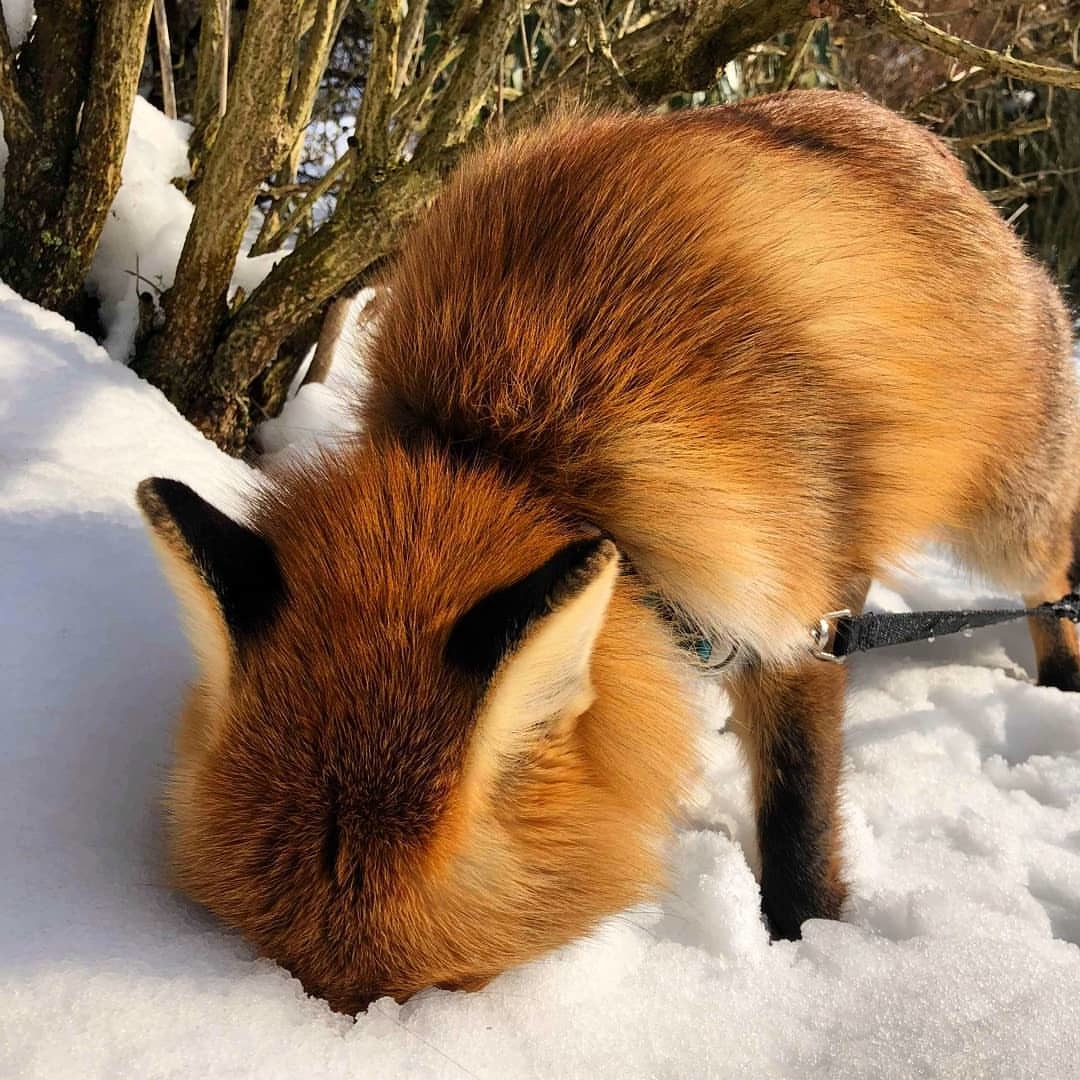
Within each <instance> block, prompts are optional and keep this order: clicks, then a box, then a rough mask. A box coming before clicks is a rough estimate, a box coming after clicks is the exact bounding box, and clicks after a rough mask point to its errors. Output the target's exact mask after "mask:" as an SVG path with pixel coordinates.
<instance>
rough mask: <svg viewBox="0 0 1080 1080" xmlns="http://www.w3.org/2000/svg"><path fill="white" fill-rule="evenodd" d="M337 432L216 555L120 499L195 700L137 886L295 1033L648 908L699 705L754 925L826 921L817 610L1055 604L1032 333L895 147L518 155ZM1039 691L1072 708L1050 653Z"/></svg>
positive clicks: (787, 132)
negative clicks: (749, 801)
mask: <svg viewBox="0 0 1080 1080" xmlns="http://www.w3.org/2000/svg"><path fill="white" fill-rule="evenodd" d="M386 284H387V286H388V288H387V291H386V293H385V296H384V299H383V306H382V310H381V311H380V313H379V316H378V321H377V322H378V325H377V329H376V331H375V337H374V341H373V344H372V351H371V355H370V357H369V361H368V365H369V369H370V378H371V386H370V388H369V390H368V391H367V392H366V393H365V396H364V400H363V401H360V402H358V403H357V409H358V410H360V413H361V415H362V420H363V430H364V434H363V436H362V437H360V438H358V439H357V440H356V441H355V442H354V443H350V444H349V445H348V446H344V447H339V448H338V449H336V450H334V451H333V452H329V451H327V452H325V453H324V454H323V455H322V457H321V458H320V459H319V460H318V461H317V462H315V463H309V464H306V465H293V466H290V467H289V469H288V470H287V471H285V472H284V473H283V474H282V475H280V476H277V477H276V478H275V486H274V487H273V489H272V491H271V492H270V493H268V494H265V495H263V496H260V497H259V499H258V501H257V502H256V504H255V505H253V506H252V507H251V510H250V515H249V519H248V520H247V521H246V522H244V523H241V522H237V521H233V520H231V519H229V518H228V517H226V516H225V515H223V514H222V513H220V512H219V511H218V510H216V509H215V508H213V507H212V506H210V505H209V504H207V503H206V502H204V501H203V500H202V499H201V498H200V497H199V496H198V495H196V494H195V493H194V492H192V491H191V490H190V489H189V488H187V487H185V486H184V485H183V484H180V483H178V482H176V481H172V480H165V479H150V480H146V481H144V482H143V484H142V485H141V486H140V488H139V493H138V498H139V504H140V506H141V508H142V510H143V512H144V514H145V516H146V519H147V521H148V522H149V525H150V528H151V531H152V534H153V536H154V538H155V540H156V543H157V546H158V548H159V551H160V555H161V558H162V561H163V563H164V567H165V570H166V571H167V573H168V575H169V577H170V579H171V581H172V583H173V584H174V586H175V588H176V591H177V593H178V596H179V599H180V601H181V605H182V608H183V611H184V614H185V615H186V621H187V625H188V628H189V631H190V635H191V639H192V642H193V646H194V649H195V651H196V653H197V656H198V658H199V661H200V664H201V676H200V678H199V680H198V682H197V684H196V685H195V687H194V688H193V690H192V691H191V695H190V699H189V701H188V704H187V707H186V709H185V711H184V714H183V716H182V718H181V722H180V729H179V736H178V742H177V752H176V763H175V769H174V772H173V775H172V780H171V785H170V787H169V791H168V811H169V822H170V845H171V859H172V865H173V867H174V869H175V875H176V880H177V882H178V884H179V885H180V886H181V887H182V888H183V889H185V890H186V891H187V892H188V893H189V894H190V895H191V896H192V897H194V898H195V899H196V900H197V901H199V902H200V903H202V904H204V905H206V906H207V907H208V908H210V909H211V910H212V911H214V912H216V913H217V914H218V915H219V916H220V917H221V918H223V919H224V920H225V921H226V922H228V923H230V924H231V925H233V926H235V927H237V928H239V930H240V931H242V932H243V934H244V935H246V937H247V938H248V939H249V940H250V941H251V942H252V943H253V945H254V946H255V947H257V948H258V949H259V950H260V951H261V952H263V953H265V954H267V955H269V956H271V957H273V958H275V959H277V960H278V961H280V962H281V963H283V964H284V965H286V966H287V967H288V968H289V969H290V970H291V971H292V972H293V973H294V974H295V975H296V976H297V977H298V978H299V979H300V980H301V981H302V982H303V984H304V985H305V986H306V987H307V989H308V990H309V991H310V992H312V993H314V994H319V995H322V996H324V997H325V998H326V999H327V1000H328V1001H329V1003H330V1004H331V1005H332V1006H333V1007H334V1008H336V1009H339V1010H343V1011H349V1012H355V1011H357V1010H360V1009H362V1008H364V1007H365V1006H366V1004H367V1003H368V1002H369V1001H370V1000H372V999H373V998H375V997H377V996H379V995H383V994H390V995H393V996H394V997H396V998H398V999H399V1000H401V999H404V998H405V997H407V996H408V995H409V994H411V993H413V992H415V991H417V990H419V989H421V988H423V987H426V986H431V985H436V986H443V987H453V988H466V989H471V988H476V987H479V986H482V985H483V984H484V983H485V982H487V981H488V980H489V979H490V978H492V977H493V976H494V975H496V974H498V973H500V972H502V971H504V970H505V969H507V968H508V967H510V966H511V965H514V964H518V963H521V962H523V961H526V960H529V959H531V958H534V957H536V956H537V955H539V954H540V953H542V952H543V951H545V950H548V949H550V948H553V947H555V946H558V945H561V944H563V943H565V942H568V941H570V940H571V939H574V938H576V937H577V936H579V935H581V934H584V933H586V932H587V931H588V930H589V929H590V928H592V927H593V926H595V925H596V923H597V922H598V920H600V919H601V918H603V917H604V916H606V915H608V914H610V913H612V912H614V911H616V910H618V909H620V908H623V907H625V906H627V905H630V904H632V903H634V902H637V901H639V900H641V899H642V898H645V897H648V896H650V895H655V894H656V891H657V890H658V889H659V888H662V885H663V880H664V852H665V843H666V841H667V840H668V838H669V836H670V833H671V829H672V822H673V818H674V817H675V815H676V814H677V809H678V803H679V797H680V792H681V788H682V786H683V785H684V783H685V781H686V778H687V777H688V776H689V775H691V774H692V770H693V763H694V753H693V744H694V738H695V723H694V717H693V715H692V709H691V706H690V704H689V696H688V695H687V693H686V680H687V678H688V675H687V672H688V668H687V665H686V663H685V661H684V660H683V658H682V654H681V652H680V649H679V647H678V645H677V644H676V642H675V641H674V640H673V636H672V634H671V633H670V629H669V624H668V622H666V621H665V619H664V618H663V617H662V616H661V615H660V614H658V611H657V606H658V605H657V603H656V602H655V601H656V599H657V598H659V599H660V601H661V602H662V605H664V606H667V607H669V608H670V609H673V610H675V611H677V612H678V613H679V615H680V618H681V619H683V620H685V621H688V622H689V623H690V624H691V625H693V626H696V627H700V628H701V629H702V630H703V631H704V632H707V633H710V634H718V635H723V636H724V637H726V638H727V639H730V640H732V641H734V642H735V643H737V647H738V649H737V654H736V658H735V661H734V662H733V663H732V664H731V667H730V673H729V674H728V676H727V686H728V689H729V691H730V694H731V697H732V699H733V702H734V715H733V718H732V725H733V728H734V730H735V731H736V732H737V734H738V737H739V739H740V741H741V744H742V746H743V748H744V750H745V754H746V758H747V761H748V763H749V766H750V769H751V772H752V778H753V795H754V800H755V810H756V815H757V827H758V836H759V846H760V854H761V894H762V906H763V911H764V915H765V917H766V918H767V921H768V923H769V926H770V927H771V929H772V932H773V933H774V934H775V935H777V936H779V937H786V938H795V937H798V935H799V933H800V926H801V924H802V923H803V921H804V920H806V919H809V918H813V917H824V918H838V917H840V916H841V914H842V912H843V906H844V902H845V882H844V871H843V859H842V845H841V837H840V834H839V826H838V820H837V785H838V778H839V772H840V765H841V753H842V744H841V723H842V715H843V707H844V679H845V672H844V669H843V668H842V667H840V666H837V665H833V664H828V663H822V662H820V661H819V660H816V659H813V658H812V657H811V655H810V652H809V649H810V645H811V640H810V636H809V628H810V627H811V626H814V625H815V624H816V623H817V620H818V619H819V617H820V616H821V615H822V613H824V612H827V611H831V610H833V609H837V608H843V607H849V608H856V609H857V608H858V607H859V606H860V605H861V603H862V600H863V598H864V595H865V591H866V588H867V585H868V583H869V581H870V579H871V577H872V575H874V574H875V573H876V572H877V571H878V570H879V568H881V567H882V566H883V565H886V564H888V563H889V562H890V561H892V560H896V559H899V558H901V557H903V555H904V554H905V553H907V552H910V551H911V550H912V549H913V548H914V547H915V546H916V545H918V544H919V543H921V542H922V541H925V540H927V539H928V538H930V539H936V540H938V541H945V542H947V543H949V544H951V545H952V546H953V548H954V549H955V550H956V551H957V552H958V553H959V555H960V556H961V557H962V558H963V559H964V560H966V562H967V563H968V564H969V565H971V566H972V567H975V568H977V569H978V570H980V571H982V572H983V573H985V574H987V575H989V576H990V577H991V578H993V579H995V580H996V581H998V582H999V583H1001V584H1002V585H1004V586H1006V587H1008V588H1010V589H1012V590H1015V591H1016V592H1017V593H1019V594H1022V595H1023V596H1025V597H1026V598H1027V599H1028V601H1029V602H1030V603H1036V602H1039V601H1044V600H1048V599H1057V598H1058V597H1059V596H1061V595H1062V594H1063V593H1066V592H1068V591H1069V589H1070V586H1072V585H1074V584H1075V583H1076V576H1077V566H1078V565H1080V564H1077V563H1075V562H1074V558H1075V541H1074V528H1073V522H1074V514H1075V511H1076V508H1077V502H1078V483H1080V476H1078V471H1077V464H1076V463H1077V460H1078V458H1077V403H1076V390H1075V377H1074V374H1073V371H1072V361H1071V358H1070V329H1069V322H1068V319H1067V316H1066V311H1065V308H1064V306H1063V304H1062V302H1061V299H1060V298H1059V296H1058V295H1057V293H1056V292H1055V290H1054V288H1053V287H1052V285H1051V283H1050V281H1049V279H1048V277H1047V275H1046V274H1045V273H1044V272H1043V270H1041V269H1040V268H1039V267H1038V266H1037V265H1036V264H1035V263H1034V262H1033V261H1032V260H1031V259H1029V258H1028V257H1027V256H1026V255H1025V254H1024V252H1023V250H1022V248H1021V245H1020V243H1019V242H1018V240H1017V239H1016V238H1015V236H1014V235H1013V234H1012V233H1011V232H1010V230H1009V229H1008V228H1007V227H1006V226H1005V225H1004V224H1003V223H1002V221H1001V220H1000V219H999V217H998V215H997V214H996V213H995V212H994V210H993V209H992V208H991V207H990V206H989V205H988V204H987V203H986V202H985V200H984V199H983V198H982V196H981V195H980V194H979V193H978V192H977V191H976V190H975V189H974V188H972V187H971V186H970V185H969V184H968V183H967V181H966V180H965V178H964V175H963V172H962V169H961V166H960V164H959V163H958V162H957V161H956V160H955V159H954V158H953V157H952V156H951V155H950V153H949V152H948V151H947V150H946V149H945V148H944V146H943V144H942V143H941V142H939V141H938V140H937V139H936V138H934V137H933V136H931V135H930V134H928V133H926V132H925V131H923V130H921V129H920V128H918V127H916V126H914V125H913V124H910V123H907V122H905V121H903V120H901V119H899V118H898V117H896V116H894V115H892V114H891V113H889V112H887V111H885V110H884V109H882V108H879V107H878V106H876V105H873V104H871V103H870V102H868V101H865V100H862V99H860V98H859V97H855V96H849V95H845V94H839V93H827V92H795V93H789V94H783V95H779V96H775V97H767V98H761V99H755V100H751V101H747V102H745V103H742V104H739V105H736V106H731V107H724V108H717V109H704V110H701V111H693V112H683V113H676V114H669V115H664V116H601V117H596V118H588V119H565V118H564V119H562V120H559V121H555V122H552V123H549V124H548V125H547V126H545V127H543V128H541V129H538V130H536V131H533V132H530V133H527V134H525V135H523V136H520V137H517V138H515V139H512V140H508V141H506V142H504V143H502V144H501V145H495V146H492V147H489V148H487V149H485V150H483V151H482V152H480V153H478V154H476V155H475V156H474V157H473V158H472V159H471V160H470V161H469V162H468V163H467V164H466V165H465V166H464V167H463V168H462V169H461V170H460V171H459V173H458V174H457V175H456V177H455V178H453V179H452V181H451V182H450V183H449V184H448V186H447V187H446V188H445V190H444V192H443V193H442V194H441V196H440V197H439V198H438V199H437V201H436V203H435V205H434V207H433V208H432V209H431V211H430V212H429V213H428V215H427V216H426V217H425V219H424V220H423V221H422V222H421V223H420V224H419V225H418V226H417V227H416V228H415V230H414V231H413V232H412V233H411V235H410V236H408V238H407V239H406V241H405V243H404V247H403V250H402V251H401V254H400V257H398V258H397V260H396V263H395V264H394V265H393V267H392V268H391V269H390V270H389V272H388V274H387V279H386ZM1032 632H1033V636H1034V640H1035V646H1036V652H1037V657H1038V677H1039V682H1040V683H1042V684H1044V685H1048V686H1055V687H1059V688H1060V689H1063V690H1076V689H1078V688H1080V662H1078V661H1080V653H1078V648H1077V638H1076V633H1075V629H1074V627H1073V626H1072V625H1071V624H1061V625H1058V624H1050V623H1045V624H1042V623H1040V624H1038V625H1035V626H1033V627H1032Z"/></svg>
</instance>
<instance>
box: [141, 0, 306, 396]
mask: <svg viewBox="0 0 1080 1080" xmlns="http://www.w3.org/2000/svg"><path fill="white" fill-rule="evenodd" d="M300 13H301V0H252V2H251V3H250V5H249V6H248V10H247V17H246V20H245V24H244V37H243V41H242V42H241V45H240V52H239V55H238V57H237V60H236V68H235V70H234V72H233V77H232V83H231V85H230V98H231V100H230V102H229V108H228V111H227V112H226V113H225V116H224V118H223V119H222V121H221V124H220V127H219V128H218V133H217V137H216V138H215V140H214V144H213V146H212V148H211V150H210V155H209V157H208V159H207V162H206V167H205V170H204V174H203V179H202V182H201V185H200V188H199V197H198V200H197V202H196V204H195V215H194V217H193V218H192V222H191V226H190V227H189V229H188V234H187V237H186V239H185V241H184V247H183V250H182V251H181V253H180V261H179V263H178V265H177V268H176V279H175V283H174V285H173V287H172V288H171V289H170V290H169V291H168V292H167V293H166V294H165V298H164V306H165V314H166V319H165V326H164V328H163V330H162V332H161V333H160V335H159V336H157V337H156V338H154V339H153V340H152V341H151V342H150V343H149V349H148V351H146V352H145V353H144V355H142V356H141V357H139V358H138V360H137V367H138V369H139V371H140V373H142V374H144V375H145V376H146V377H147V378H149V379H151V381H153V382H154V383H155V384H156V385H157V386H159V387H161V388H162V389H163V390H165V392H166V394H167V395H168V396H169V397H170V399H171V400H173V401H174V402H177V403H178V404H179V405H180V406H181V407H182V408H183V407H184V406H185V405H187V404H188V402H189V401H190V399H191V397H192V395H193V394H195V393H196V390H195V388H196V387H201V386H202V384H203V383H204V382H205V379H206V375H207V367H208V365H209V361H210V357H211V355H212V350H213V345H214V341H215V339H216V337H217V335H218V332H219V331H220V329H221V326H222V324H223V323H224V321H225V318H226V316H227V313H228V311H227V304H226V298H227V294H228V288H229V282H230V280H231V279H232V274H233V267H234V265H235V262H236V254H237V252H238V251H239V249H240V245H241V243H242V242H243V238H244V230H245V229H246V227H247V223H248V215H249V213H250V211H251V206H252V204H253V203H254V201H255V196H256V194H257V193H258V190H259V185H260V184H261V183H262V181H263V179H264V178H265V177H266V175H267V174H268V173H269V172H270V171H271V170H272V169H273V168H274V166H275V165H276V164H277V163H278V162H279V161H280V160H281V156H282V154H283V153H284V152H285V151H286V150H287V149H288V148H289V146H290V145H291V144H290V141H289V130H290V129H289V125H288V117H287V113H286V90H287V88H288V84H289V77H290V75H291V74H292V70H293V63H294V60H295V48H296V37H297V29H298V26H299V21H300Z"/></svg>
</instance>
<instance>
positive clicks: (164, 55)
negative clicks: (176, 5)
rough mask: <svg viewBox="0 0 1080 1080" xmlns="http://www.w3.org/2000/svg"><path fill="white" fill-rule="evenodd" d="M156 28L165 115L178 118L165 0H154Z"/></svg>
mask: <svg viewBox="0 0 1080 1080" xmlns="http://www.w3.org/2000/svg"><path fill="white" fill-rule="evenodd" d="M154 30H155V31H156V33H157V47H158V66H159V67H160V68H161V101H162V104H163V105H164V106H165V115H166V116H167V117H168V118H169V119H170V120H175V119H176V87H175V85H174V84H173V69H172V44H171V43H170V41H169V20H168V18H167V16H166V14H165V0H154Z"/></svg>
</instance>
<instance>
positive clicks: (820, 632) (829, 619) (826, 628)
mask: <svg viewBox="0 0 1080 1080" xmlns="http://www.w3.org/2000/svg"><path fill="white" fill-rule="evenodd" d="M850 618H851V609H850V608H841V609H840V610H839V611H827V612H826V613H825V614H824V615H822V616H821V618H820V619H818V624H817V626H811V627H810V640H811V641H812V642H813V643H814V644H813V646H812V647H811V649H810V655H811V656H814V657H816V658H817V659H818V660H829V661H830V662H832V663H834V664H842V663H843V662H844V661H845V660H846V659H847V657H846V656H837V655H836V653H834V652H832V651H831V650H832V647H833V643H834V641H835V640H836V622H837V620H838V619H850Z"/></svg>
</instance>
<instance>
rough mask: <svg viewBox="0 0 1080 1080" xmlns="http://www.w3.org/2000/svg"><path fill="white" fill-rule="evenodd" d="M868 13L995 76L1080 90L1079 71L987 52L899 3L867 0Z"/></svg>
mask: <svg viewBox="0 0 1080 1080" xmlns="http://www.w3.org/2000/svg"><path fill="white" fill-rule="evenodd" d="M866 10H867V11H869V12H870V13H872V14H874V15H876V16H877V17H878V18H879V19H880V20H881V22H882V23H883V24H884V25H885V26H886V27H887V28H888V29H889V30H890V31H891V32H892V33H893V34H895V35H896V36H897V37H903V38H907V40H908V41H913V42H915V43H916V44H917V45H922V46H923V47H924V48H927V49H933V50H934V51H935V52H939V53H942V54H943V55H945V56H951V57H952V58H953V59H954V60H961V61H963V62H964V63H965V64H968V65H972V66H976V67H981V68H985V69H986V70H987V71H992V72H994V74H996V75H1011V76H1013V77H1014V78H1017V79H1027V80H1029V81H1030V82H1037V83H1045V84H1047V85H1049V86H1064V87H1067V88H1069V89H1074V90H1075V89H1080V70H1075V69H1073V68H1063V67H1056V66H1051V65H1048V64H1033V63H1031V62H1030V61H1028V60H1018V59H1017V58H1016V57H1014V56H1007V55H1006V54H1005V53H1000V52H997V51H995V50H994V49H985V48H983V47H982V46H981V45H976V44H975V43H974V42H971V41H967V40H966V39H964V38H960V37H957V36H956V35H955V34H950V33H947V32H946V31H944V30H940V29H938V27H936V26H933V25H931V24H930V23H928V22H927V21H926V20H925V19H923V18H922V17H921V16H919V15H915V14H913V13H912V12H910V11H906V10H905V9H904V8H902V7H900V5H899V4H897V3H896V0H868V2H867V3H866Z"/></svg>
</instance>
